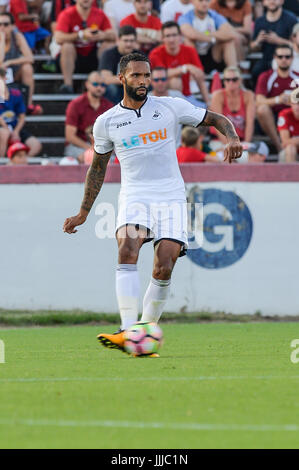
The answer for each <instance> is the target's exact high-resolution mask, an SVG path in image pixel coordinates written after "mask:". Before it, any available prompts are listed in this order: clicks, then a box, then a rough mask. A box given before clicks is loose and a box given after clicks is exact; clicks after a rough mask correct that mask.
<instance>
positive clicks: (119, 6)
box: [0, 0, 135, 30]
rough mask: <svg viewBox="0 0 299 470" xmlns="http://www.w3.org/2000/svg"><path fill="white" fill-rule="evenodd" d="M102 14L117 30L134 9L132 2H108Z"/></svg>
mask: <svg viewBox="0 0 299 470" xmlns="http://www.w3.org/2000/svg"><path fill="white" fill-rule="evenodd" d="M0 1H1V0H0ZM104 13H106V15H107V16H108V17H109V20H110V21H111V22H112V24H113V26H115V28H116V29H117V30H118V29H119V23H120V22H121V20H122V19H123V18H125V17H126V16H129V15H131V14H132V13H135V8H134V5H133V2H132V0H108V1H107V2H105V4H104Z"/></svg>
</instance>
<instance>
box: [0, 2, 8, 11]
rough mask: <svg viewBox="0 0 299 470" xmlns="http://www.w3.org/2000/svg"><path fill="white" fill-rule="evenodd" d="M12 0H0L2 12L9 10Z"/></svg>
mask: <svg viewBox="0 0 299 470" xmlns="http://www.w3.org/2000/svg"><path fill="white" fill-rule="evenodd" d="M9 1H10V0H0V13H5V12H6V11H8V7H9Z"/></svg>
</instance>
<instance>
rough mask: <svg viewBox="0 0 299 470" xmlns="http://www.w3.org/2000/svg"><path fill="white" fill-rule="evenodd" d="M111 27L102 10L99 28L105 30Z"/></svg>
mask: <svg viewBox="0 0 299 470" xmlns="http://www.w3.org/2000/svg"><path fill="white" fill-rule="evenodd" d="M111 28H112V26H111V23H110V20H109V18H108V16H107V15H106V14H105V13H104V12H102V19H101V30H102V31H106V30H107V29H111Z"/></svg>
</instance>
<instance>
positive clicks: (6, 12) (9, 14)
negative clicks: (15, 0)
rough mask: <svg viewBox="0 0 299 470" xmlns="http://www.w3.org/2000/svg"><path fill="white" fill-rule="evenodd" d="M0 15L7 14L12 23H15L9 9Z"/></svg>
mask: <svg viewBox="0 0 299 470" xmlns="http://www.w3.org/2000/svg"><path fill="white" fill-rule="evenodd" d="M0 16H7V17H8V18H9V19H10V22H11V24H15V19H14V17H13V15H12V14H11V13H10V12H9V11H3V12H2V13H0Z"/></svg>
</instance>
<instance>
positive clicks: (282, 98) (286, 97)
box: [279, 93, 290, 105]
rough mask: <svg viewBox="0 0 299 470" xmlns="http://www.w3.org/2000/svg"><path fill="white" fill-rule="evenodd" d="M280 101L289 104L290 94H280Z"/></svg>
mask: <svg viewBox="0 0 299 470" xmlns="http://www.w3.org/2000/svg"><path fill="white" fill-rule="evenodd" d="M279 102H280V103H283V104H287V105H289V104H290V94H288V93H282V94H281V95H279Z"/></svg>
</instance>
